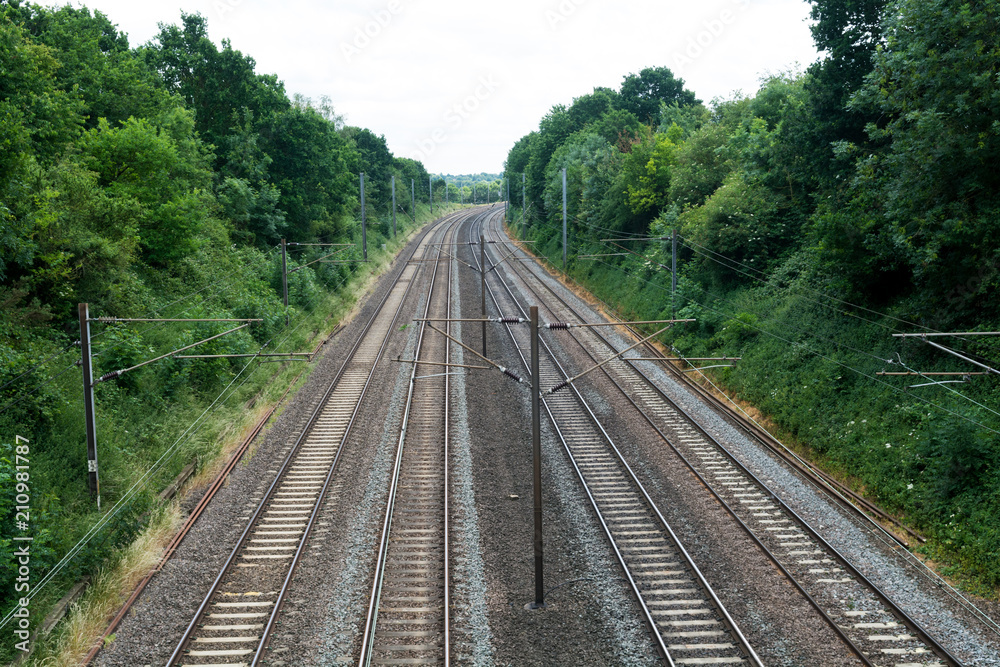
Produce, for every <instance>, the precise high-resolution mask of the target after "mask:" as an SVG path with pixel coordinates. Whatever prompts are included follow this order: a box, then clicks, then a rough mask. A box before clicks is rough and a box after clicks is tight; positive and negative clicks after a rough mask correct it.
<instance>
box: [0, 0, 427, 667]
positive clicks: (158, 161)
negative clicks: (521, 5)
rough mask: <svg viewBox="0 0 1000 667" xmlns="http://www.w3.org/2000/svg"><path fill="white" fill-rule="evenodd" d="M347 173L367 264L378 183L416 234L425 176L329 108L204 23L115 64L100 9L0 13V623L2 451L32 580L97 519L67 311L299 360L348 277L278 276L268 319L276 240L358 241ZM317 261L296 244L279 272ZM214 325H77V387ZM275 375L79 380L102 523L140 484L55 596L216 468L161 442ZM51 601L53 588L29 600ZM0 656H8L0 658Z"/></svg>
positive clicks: (377, 228)
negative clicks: (95, 452) (260, 66)
mask: <svg viewBox="0 0 1000 667" xmlns="http://www.w3.org/2000/svg"><path fill="white" fill-rule="evenodd" d="M359 172H366V174H367V204H368V221H369V227H370V229H369V231H368V243H369V247H370V249H375V248H378V247H380V246H381V245H382V244H383V243H388V242H391V237H392V230H391V209H390V207H391V193H390V178H391V177H392V176H395V177H396V180H397V183H398V184H399V186H400V188H401V189H403V190H404V191H405V196H404V195H402V194H401V196H399V198H398V202H397V205H398V209H399V211H398V212H399V214H400V215H399V224H400V225H405V224H406V223H407V222H408V221H409V220H410V219H411V215H412V214H413V213H414V211H412V210H411V198H410V192H409V190H410V184H411V181H412V182H414V183H415V189H416V193H415V194H416V199H417V201H418V202H423V204H424V205H423V207H421V208H420V210H419V212H418V213H419V216H420V219H421V220H423V219H426V217H427V206H426V202H427V196H428V174H427V171H426V170H425V168H424V166H423V165H422V164H420V163H419V162H416V161H413V160H409V159H404V158H396V157H394V156H393V155H392V153H391V152H390V151H389V149H388V148H387V146H386V141H385V139H384V137H382V136H379V135H377V134H375V133H374V132H372V131H370V130H367V129H363V128H355V127H344V125H343V123H342V121H341V119H340V118H339V117H338V116H337V115H336V114H335V113H334V112H333V109H332V107H331V105H330V102H329V101H328V100H321V101H319V102H313V101H310V100H307V99H303V98H298V97H296V98H293V99H289V97H288V95H287V94H286V92H285V90H284V86H283V84H282V83H281V82H280V81H279V80H278V79H277V77H275V76H273V75H261V74H258V73H257V72H256V67H255V63H254V60H253V59H252V58H251V57H249V56H247V55H245V54H242V53H240V52H239V51H236V50H234V49H233V48H232V47H231V46H230V45H229V43H228V42H223V43H222V47H221V48H218V47H217V46H216V45H215V44H214V43H213V42H211V41H210V40H209V39H208V37H207V26H206V22H205V19H204V18H203V17H202V16H200V15H183V16H182V17H181V22H180V24H179V25H165V26H162V27H161V30H160V33H159V34H158V35H157V36H156V37H155V38H154V39H153V40H152V41H151V42H149V43H148V44H145V45H142V46H139V47H138V48H130V46H129V43H128V39H127V38H126V36H125V35H124V34H122V33H120V32H119V31H118V30H117V28H116V27H115V26H114V24H113V23H111V21H110V20H109V19H108V18H107V17H105V16H104V15H102V14H101V13H99V12H93V13H92V12H90V11H89V10H87V9H84V8H75V7H71V6H68V5H67V6H64V7H59V8H51V9H50V8H43V7H40V6H37V5H33V4H28V3H22V2H17V1H3V2H0V616H2V615H5V614H6V613H7V612H8V611H9V610H10V608H11V600H12V599H13V596H14V585H13V577H14V569H13V568H14V567H15V565H14V560H13V559H12V558H11V557H10V552H11V550H12V549H13V546H12V543H11V541H10V537H11V536H12V535H13V534H14V533H15V531H14V512H13V509H14V505H15V503H14V488H15V487H14V484H13V483H11V480H13V479H14V470H13V469H12V465H13V463H14V459H13V452H12V450H11V449H10V445H12V444H14V437H15V435H19V436H23V437H24V438H27V439H28V440H29V441H30V442H31V457H30V461H31V464H30V487H31V489H32V514H31V526H32V531H33V535H34V542H33V544H32V576H33V581H35V582H37V581H38V580H40V579H41V577H43V576H44V575H45V574H46V573H47V572H49V571H50V569H51V568H52V566H53V564H54V563H55V562H56V561H57V560H58V559H59V558H61V557H62V556H63V555H64V554H66V553H67V551H68V550H69V548H70V547H71V546H72V545H74V544H75V543H76V542H77V540H78V539H79V538H80V537H81V535H83V534H84V533H85V532H86V530H87V529H88V528H89V527H90V526H92V525H94V523H95V522H96V521H97V520H98V518H99V517H100V516H101V513H100V512H96V511H95V510H96V508H95V507H94V503H93V501H92V499H91V498H90V496H89V494H88V492H87V466H86V446H85V437H84V432H83V426H82V424H83V419H82V401H81V392H82V382H81V379H80V370H79V368H78V367H77V366H76V365H75V362H76V361H77V360H78V359H79V356H80V351H79V347H74V341H77V340H78V339H79V325H78V320H77V317H78V316H77V304H78V303H81V302H83V303H88V304H89V307H90V312H91V314H92V316H93V317H96V316H110V317H121V318H129V317H131V318H142V317H147V318H148V317H180V318H198V317H201V318H260V319H262V320H263V322H262V323H260V324H257V325H254V326H253V327H251V328H249V329H245V330H242V331H239V332H238V333H235V334H232V335H230V336H227V337H224V338H219V339H217V340H215V341H212V342H210V343H207V344H205V345H203V346H201V347H199V348H196V350H195V351H194V352H197V353H200V354H247V353H253V352H256V351H258V350H260V349H261V348H262V347H266V348H267V351H273V350H281V351H293V350H296V347H295V346H296V345H306V344H307V343H308V341H309V340H310V337H311V336H314V335H316V333H317V331H319V330H321V329H322V327H323V322H324V319H325V317H326V315H325V312H327V311H326V309H328V308H330V307H331V306H332V305H333V304H335V303H337V299H338V298H339V297H338V296H337V295H338V293H339V292H338V290H342V288H343V286H344V285H345V283H346V281H348V280H350V279H351V277H352V276H353V275H354V274H355V273H356V272H357V267H358V265H353V266H352V265H349V264H313V265H312V266H310V267H308V268H304V269H303V270H301V271H297V272H295V273H293V274H291V276H290V281H289V297H290V307H289V310H288V311H287V313H286V311H285V309H284V307H283V304H282V292H281V289H282V287H281V286H282V281H281V255H280V250H279V249H278V246H277V244H278V243H279V241H280V239H281V238H287V239H288V240H289V241H294V242H301V243H310V242H311V243H316V242H327V243H336V242H339V243H344V242H359V241H360V228H359V223H358V222H357V220H358V219H359V202H358V200H359V196H358V195H359V193H358V173H359ZM403 184H405V186H404V185H403ZM410 229H412V227H410ZM323 252H324V251H322V250H319V249H316V248H311V247H310V248H306V249H302V248H301V247H297V248H296V249H295V250H293V251H292V252H291V253H290V257H289V262H290V268H294V267H296V266H299V265H302V264H305V263H307V262H309V261H310V260H312V259H315V258H317V257H319V256H320V254H322V253H323ZM359 256H360V249H358V248H355V249H349V250H347V251H345V252H342V253H341V254H340V255H339V256H338V259H351V258H356V257H359ZM313 313H315V315H313ZM286 317H287V320H286ZM310 318H312V319H310ZM286 321H287V322H290V324H288V325H286ZM232 326H233V325H231V324H226V323H202V324H198V325H183V324H180V325H177V324H174V325H150V324H130V325H124V324H119V325H104V324H94V325H93V330H94V350H95V365H96V368H95V376H100V375H102V374H104V373H107V372H109V371H114V370H118V369H122V368H126V367H129V366H132V365H135V364H137V363H139V362H141V361H144V360H147V359H150V358H152V357H154V356H157V355H159V354H163V353H166V352H169V351H171V350H174V349H177V348H178V347H181V346H183V345H188V344H191V343H194V342H196V341H199V340H202V339H204V338H207V337H209V336H212V335H214V334H217V333H221V332H222V331H225V330H226V329H227V328H230V327H232ZM278 372H283V371H280V370H279V366H278V365H275V364H271V365H263V364H259V363H257V362H254V364H253V365H252V367H249V368H248V367H247V362H246V359H211V360H181V359H176V358H172V359H167V360H165V361H162V362H158V363H156V364H152V365H150V366H147V367H144V368H142V369H140V370H137V371H135V372H133V373H129V374H127V375H124V376H122V377H121V378H120V379H118V380H115V381H109V382H104V383H102V384H99V385H97V389H96V393H97V404H98V420H99V439H98V447H99V460H100V462H101V482H102V500H103V507H104V509H105V510H107V508H109V507H112V506H114V505H115V503H116V502H117V501H118V500H119V499H121V498H123V497H125V494H126V493H127V491H128V489H129V488H131V487H132V485H133V484H134V483H135V482H136V481H138V480H140V479H141V478H142V475H143V474H144V473H146V471H148V470H150V469H153V470H155V471H156V474H155V475H153V476H152V477H151V478H149V480H148V481H149V483H148V484H147V485H146V487H145V488H146V491H144V492H143V493H142V494H139V495H138V496H135V497H134V498H133V499H132V500H130V503H129V506H128V507H127V508H126V511H124V512H121V513H119V514H118V515H116V516H117V518H116V519H115V521H113V522H112V523H111V524H109V525H108V526H107V527H106V528H105V529H103V530H102V531H100V532H99V533H98V534H97V538H96V539H94V540H92V541H91V542H90V543H89V545H88V547H87V548H86V549H85V550H84V551H82V552H81V553H79V554H77V556H76V558H74V559H73V561H72V562H71V563H70V566H69V567H68V568H66V569H64V570H62V574H61V580H62V581H63V582H70V581H73V580H74V579H75V578H76V577H78V576H79V575H80V574H82V573H83V572H87V571H92V570H93V568H94V567H95V566H97V565H98V564H100V563H102V562H104V561H105V559H106V557H107V556H108V555H109V554H110V553H112V552H113V548H114V547H115V546H116V545H120V544H123V543H125V542H127V541H128V540H129V539H130V538H131V537H132V536H133V535H134V534H135V531H136V530H137V529H138V528H139V526H140V524H141V517H142V516H144V513H145V512H146V511H147V510H149V509H150V508H151V504H150V500H151V498H152V497H154V496H155V492H156V491H158V490H159V488H161V487H162V486H163V485H164V484H165V481H166V480H169V479H170V478H171V476H172V475H175V474H176V473H177V471H178V469H179V467H181V466H183V465H185V464H186V463H187V462H189V461H191V459H192V458H194V457H196V456H197V457H202V458H204V457H210V456H211V455H212V454H213V452H214V451H215V449H214V447H216V446H217V441H216V439H215V438H214V436H211V435H198V434H191V435H189V436H188V437H186V438H183V439H182V440H178V436H180V435H181V434H182V433H185V428H186V427H188V426H190V425H191V423H192V421H194V420H195V419H196V418H199V419H200V417H199V415H201V414H202V413H203V412H204V411H205V410H206V408H209V407H211V408H212V409H213V410H217V409H219V408H220V405H223V404H217V403H214V401H215V399H216V397H217V396H220V392H223V394H221V396H225V397H226V401H229V403H228V404H225V405H223V407H225V408H226V409H235V410H237V412H239V406H240V403H239V401H240V400H243V401H246V400H247V399H253V396H254V394H255V392H257V391H260V390H261V388H262V387H264V386H267V378H269V377H272V375H273V374H275V373H278ZM224 390H225V392H224ZM226 392H228V393H226ZM213 414H214V413H213ZM222 421H223V420H221V419H220V424H221V422H222ZM209 431H211V429H209ZM216 431H217V433H216V435H217V434H218V432H224V431H225V426H222V425H220V426H219V428H218V429H216ZM165 453H170V456H168V457H167V458H166V459H165V460H166V462H167V464H166V465H163V466H160V467H159V468H157V467H156V466H155V465H154V464H156V462H157V460H158V459H159V458H160V456H161V455H163V454H165ZM62 592H64V590H61V589H60V587H59V586H58V585H57V586H54V587H51V591H48V592H46V594H45V595H43V596H42V601H41V602H38V603H37V604H38V605H43V604H44V600H45V599H48V598H52V597H54V598H58V597H59V596H61V595H62ZM46 596H48V598H46ZM49 601H51V600H49ZM33 609H35V613H43V612H44V606H40V607H38V606H36V607H34V608H33ZM37 620H38V622H40V619H37ZM36 627H37V625H36ZM4 636H5V637H8V638H9V637H12V636H13V635H12V634H11V633H10V632H8V631H6V630H5V631H4ZM9 649H10V647H9V646H8V642H7V640H5V641H4V642H3V644H2V646H0V661H3V659H4V658H9V657H11V656H12V654H11V653H7V651H8V650H9Z"/></svg>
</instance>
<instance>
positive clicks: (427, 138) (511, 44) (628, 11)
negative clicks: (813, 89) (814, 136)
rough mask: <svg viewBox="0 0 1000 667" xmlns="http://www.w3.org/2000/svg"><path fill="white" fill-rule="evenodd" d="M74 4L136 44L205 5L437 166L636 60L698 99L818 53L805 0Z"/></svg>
mask: <svg viewBox="0 0 1000 667" xmlns="http://www.w3.org/2000/svg"><path fill="white" fill-rule="evenodd" d="M42 2H43V4H47V3H46V1H45V0H42ZM74 4H76V5H80V4H83V5H85V6H87V7H90V8H91V9H98V10H100V11H101V12H103V13H104V14H106V15H107V16H108V18H109V19H110V20H111V21H112V22H113V23H115V24H117V25H118V27H119V29H120V30H122V31H124V32H126V33H128V35H129V39H130V41H131V43H132V45H133V46H135V45H138V44H141V43H144V42H146V41H147V40H149V39H151V38H152V37H153V36H154V35H155V34H156V33H157V31H158V29H157V23H158V22H165V23H179V22H180V13H181V11H182V10H184V11H186V12H189V13H195V12H201V13H202V14H203V15H205V17H206V18H207V19H208V27H209V34H210V36H211V38H212V39H213V40H214V41H215V42H216V43H217V44H218V43H220V42H221V41H222V40H223V39H225V38H228V39H229V40H230V41H231V42H232V45H233V48H235V49H238V50H240V51H242V52H243V53H244V54H247V55H250V56H252V57H253V58H254V59H255V60H256V61H257V71H258V73H264V74H268V73H273V74H277V76H278V78H279V79H281V80H283V81H284V82H285V88H286V90H287V91H288V93H289V95H293V94H295V93H301V94H303V95H306V96H307V97H312V98H319V97H320V96H322V95H327V96H329V97H330V98H331V99H332V101H333V104H334V107H335V109H336V110H337V112H338V113H340V114H343V115H344V116H345V118H346V121H347V123H348V124H350V125H359V126H362V127H367V128H369V129H371V130H372V131H374V132H375V133H376V134H384V135H385V137H386V140H387V141H388V143H389V148H390V149H391V150H392V151H393V153H394V154H395V155H397V156H400V157H413V158H417V159H420V160H421V161H422V162H423V163H424V165H425V166H426V167H427V169H428V171H430V172H432V173H451V174H467V173H478V172H481V171H485V172H499V171H501V169H502V166H503V162H504V160H505V159H506V157H507V151H508V150H509V149H510V147H511V146H512V145H513V144H514V142H515V141H517V140H518V139H519V138H521V137H522V136H523V135H525V134H527V133H528V132H530V131H532V130H534V129H537V127H538V121H539V120H540V119H541V117H542V116H543V115H544V114H545V113H546V112H547V111H548V110H549V109H550V108H551V107H552V106H553V105H555V104H568V103H570V102H572V100H573V98H574V97H579V96H580V95H583V94H586V93H588V92H590V91H591V90H592V89H593V88H594V87H596V86H606V87H609V88H614V89H617V88H618V87H619V86H620V85H621V81H622V78H623V77H624V76H625V75H626V74H628V73H630V72H638V71H639V70H641V69H643V68H644V67H650V66H666V67H669V68H670V69H671V70H673V72H674V74H675V76H679V77H681V78H683V79H684V80H685V82H686V87H687V88H689V89H690V90H693V91H694V92H695V93H696V94H697V95H698V97H699V98H700V99H702V100H703V101H705V102H706V103H707V102H710V101H711V100H712V99H713V98H716V97H731V96H732V94H733V92H734V91H737V90H742V91H743V92H744V93H753V92H754V91H756V90H757V87H758V81H759V79H760V77H761V76H762V75H764V74H767V73H769V72H779V71H783V70H786V69H789V68H793V67H794V68H802V67H805V66H807V65H808V64H810V63H811V62H813V61H814V60H815V59H816V58H817V53H816V50H815V47H814V46H813V43H812V38H811V35H810V33H809V24H808V14H809V5H808V3H807V2H805V0H694V1H692V0H685V1H683V2H682V1H680V0H618V1H617V2H614V1H612V0H507V1H506V2H503V3H496V4H493V3H490V4H485V3H473V2H471V1H469V0H464V1H459V0H337V1H335V2H327V3H321V2H317V1H316V0H286V1H285V2H283V3H281V4H278V3H276V2H263V0H168V1H153V2H137V1H136V0H87V1H86V2H80V0H75V2H74ZM380 19H381V21H380ZM366 28H367V30H368V32H369V33H370V35H371V36H367V35H364V31H365V30H366ZM359 35H361V36H359ZM456 107H457V110H456Z"/></svg>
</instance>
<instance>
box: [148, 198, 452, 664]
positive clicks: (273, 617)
mask: <svg viewBox="0 0 1000 667" xmlns="http://www.w3.org/2000/svg"><path fill="white" fill-rule="evenodd" d="M459 217H460V216H458V215H453V216H449V217H448V218H444V219H443V220H442V221H441V222H439V223H437V224H436V225H433V226H430V227H429V228H428V229H427V230H425V231H424V232H423V235H422V237H421V238H420V240H419V241H418V243H417V245H416V247H415V248H414V250H413V252H412V253H411V255H410V258H409V260H412V259H413V258H414V257H423V256H424V255H425V254H426V253H427V251H428V249H429V248H430V243H431V239H432V236H433V235H435V234H438V233H440V227H442V226H445V225H447V223H449V222H455V221H457V220H458V219H459ZM418 269H419V264H418V263H415V262H412V261H407V262H404V263H402V266H401V267H400V269H399V270H398V272H397V274H396V277H395V280H394V282H393V285H392V287H391V288H390V289H389V290H388V291H387V293H386V295H385V297H384V298H383V299H382V301H381V302H380V303H379V305H378V306H377V308H376V309H375V313H374V314H373V315H372V317H371V319H370V320H369V321H368V322H367V324H366V326H365V327H364V328H363V331H362V333H361V334H360V336H359V338H358V340H357V342H356V343H355V345H354V347H353V349H352V350H351V351H350V353H349V354H348V355H347V357H346V359H345V361H344V363H343V364H342V366H341V367H340V369H339V371H338V372H337V374H336V376H335V379H334V380H333V382H332V383H331V384H330V386H329V388H328V389H327V391H326V393H325V395H324V396H323V398H322V400H321V401H320V402H319V404H318V406H317V407H316V409H315V410H314V411H313V413H312V415H311V416H310V418H309V420H308V422H307V424H306V425H305V427H304V428H303V430H302V432H301V434H300V435H299V436H298V437H297V439H296V441H295V443H294V444H293V446H292V448H291V450H290V452H289V454H288V456H287V458H286V459H285V461H284V462H283V464H282V465H281V467H280V469H279V470H278V471H277V476H276V477H275V479H274V481H273V482H272V484H271V485H270V487H269V488H268V490H267V492H266V493H265V494H264V495H263V497H262V498H261V500H260V503H259V504H258V505H257V506H256V509H255V510H254V511H253V513H252V515H251V516H250V517H249V520H248V523H247V525H246V528H245V529H244V531H243V533H242V535H241V536H240V538H239V541H238V543H237V545H236V546H235V548H234V549H233V550H232V551H231V553H230V554H229V557H228V558H227V559H226V561H225V563H224V565H223V567H222V569H221V571H220V572H219V574H218V576H217V577H216V579H215V580H214V582H213V583H212V585H211V587H210V588H209V590H208V592H207V593H206V595H205V597H204V599H203V601H202V602H201V604H200V605H199V607H198V610H197V611H196V612H195V614H194V616H193V618H192V620H191V622H190V623H189V625H188V627H187V628H186V630H185V631H184V633H183V635H182V637H181V639H180V641H179V642H178V643H177V645H176V648H175V649H174V651H173V653H172V654H171V656H170V658H169V660H168V662H167V665H168V667H173V666H177V665H183V666H186V667H208V666H216V667H218V666H223V667H247V666H253V665H257V664H258V663H259V662H260V661H261V658H262V655H263V654H264V652H265V650H266V649H267V645H268V640H269V637H270V635H271V632H272V631H273V629H274V627H275V624H276V622H277V619H278V617H279V615H280V613H281V609H282V604H283V602H284V601H285V596H286V594H287V591H288V587H289V583H290V582H291V579H292V577H293V575H294V573H295V568H296V565H297V564H298V562H299V559H300V557H301V555H302V554H303V552H304V550H305V547H306V544H307V542H308V539H309V536H310V532H311V530H312V528H313V526H314V524H315V522H316V516H317V514H318V512H319V511H320V508H321V507H322V506H323V504H324V502H326V501H328V500H334V499H335V497H336V495H337V494H338V491H339V489H340V486H341V484H343V483H345V482H347V480H341V479H338V478H337V472H338V470H339V468H338V464H339V463H340V462H341V460H342V458H343V457H344V456H345V445H346V443H347V441H348V436H349V435H350V433H351V430H352V428H353V427H354V426H355V425H356V423H357V422H358V421H359V416H360V413H361V409H362V404H363V401H364V397H365V394H366V392H367V390H368V387H369V385H370V384H371V381H372V377H373V375H374V373H375V369H376V367H377V366H378V364H379V362H380V361H381V360H382V355H383V352H384V350H385V347H386V345H387V342H388V340H389V336H390V334H391V333H392V332H393V331H394V328H395V326H394V325H395V323H396V321H397V319H398V317H399V313H400V311H401V309H402V307H403V304H404V303H405V302H406V297H407V295H408V294H409V292H410V290H411V287H412V285H413V284H414V283H415V282H416V280H415V279H416V274H417V271H418ZM348 455H349V454H348Z"/></svg>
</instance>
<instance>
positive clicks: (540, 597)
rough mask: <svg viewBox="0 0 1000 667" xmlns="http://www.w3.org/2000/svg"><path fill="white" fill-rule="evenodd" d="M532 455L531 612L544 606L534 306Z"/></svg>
mask: <svg viewBox="0 0 1000 667" xmlns="http://www.w3.org/2000/svg"><path fill="white" fill-rule="evenodd" d="M530 312H531V315H530V318H531V320H530V321H531V456H532V462H533V465H534V471H533V478H534V497H535V601H534V602H531V603H529V604H528V605H527V607H528V609H543V608H544V607H545V586H544V584H543V583H542V406H541V393H542V390H541V378H540V377H539V375H538V306H532V307H531V311H530Z"/></svg>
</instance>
